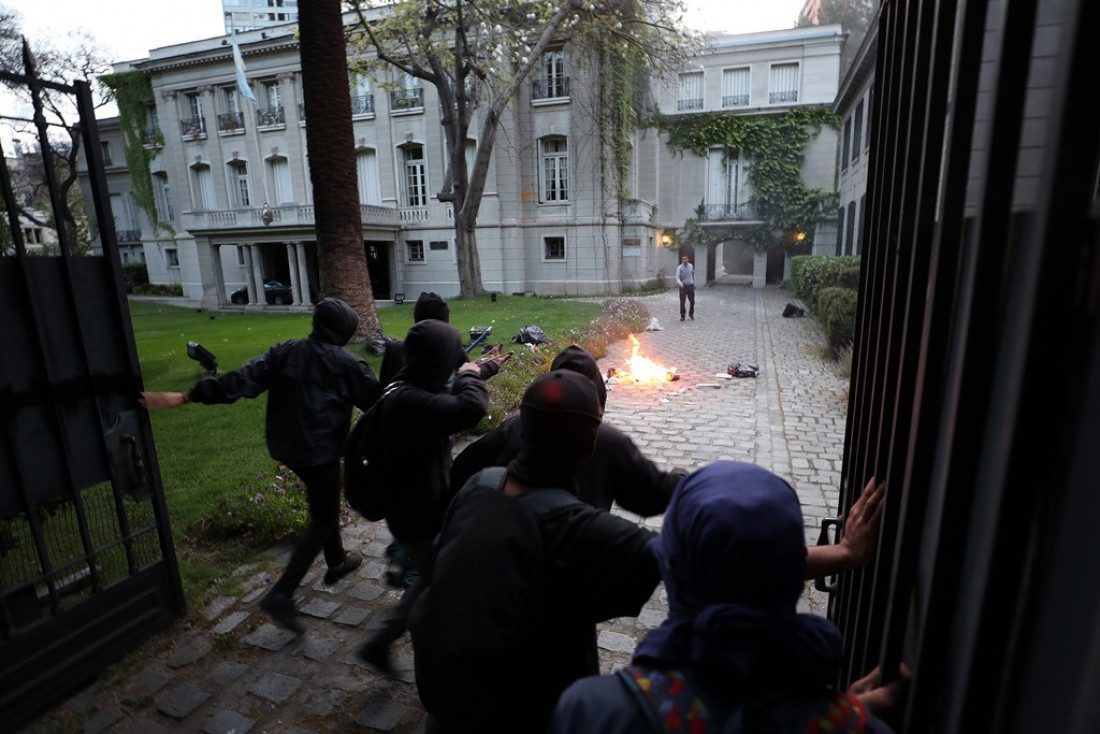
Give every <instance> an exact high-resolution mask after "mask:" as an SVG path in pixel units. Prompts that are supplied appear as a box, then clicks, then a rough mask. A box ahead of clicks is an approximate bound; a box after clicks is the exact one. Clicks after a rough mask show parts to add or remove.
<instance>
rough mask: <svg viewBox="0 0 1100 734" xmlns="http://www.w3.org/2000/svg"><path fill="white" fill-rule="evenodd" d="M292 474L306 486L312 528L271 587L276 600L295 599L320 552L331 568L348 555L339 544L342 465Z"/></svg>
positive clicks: (307, 531) (303, 469) (307, 529)
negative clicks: (291, 597) (283, 597)
mask: <svg viewBox="0 0 1100 734" xmlns="http://www.w3.org/2000/svg"><path fill="white" fill-rule="evenodd" d="M291 470H292V471H293V472H294V473H295V474H297V475H298V478H299V479H301V480H302V483H303V484H305V485H306V498H307V500H308V501H309V525H307V526H306V531H305V534H303V535H302V537H301V539H300V540H299V541H298V545H296V546H295V547H294V552H293V553H291V554H290V560H289V561H287V564H286V570H285V571H284V572H283V575H282V576H280V577H279V580H278V581H276V582H275V585H274V586H272V587H271V593H272V594H273V595H276V596H294V592H295V590H297V588H298V584H300V583H302V579H303V578H304V577H305V575H306V573H308V572H309V567H310V566H312V565H313V559H315V558H316V557H317V553H318V551H321V550H323V551H324V552H325V563H327V564H328V565H329V567H330V568H331V567H333V566H339V565H340V564H341V563H343V562H344V558H345V555H346V554H345V553H344V544H343V543H342V542H341V541H340V462H338V461H334V462H332V463H330V464H324V465H322V466H310V467H297V468H295V467H291Z"/></svg>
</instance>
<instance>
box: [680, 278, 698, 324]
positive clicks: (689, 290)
mask: <svg viewBox="0 0 1100 734" xmlns="http://www.w3.org/2000/svg"><path fill="white" fill-rule="evenodd" d="M684 299H687V300H688V301H689V302H690V303H691V311H690V312H689V313H688V315H689V316H691V318H695V286H694V285H682V286H680V318H681V319H683V318H684Z"/></svg>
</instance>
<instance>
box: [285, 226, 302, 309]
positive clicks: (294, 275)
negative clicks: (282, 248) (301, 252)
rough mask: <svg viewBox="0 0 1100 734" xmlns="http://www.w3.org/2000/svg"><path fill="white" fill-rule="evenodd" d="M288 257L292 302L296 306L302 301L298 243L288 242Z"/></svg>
mask: <svg viewBox="0 0 1100 734" xmlns="http://www.w3.org/2000/svg"><path fill="white" fill-rule="evenodd" d="M286 259H287V261H288V262H289V264H290V292H291V302H292V303H293V304H294V305H295V306H299V305H301V303H302V286H301V280H300V279H299V276H298V243H297V242H287V243H286Z"/></svg>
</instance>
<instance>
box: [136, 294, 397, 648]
mask: <svg viewBox="0 0 1100 734" xmlns="http://www.w3.org/2000/svg"><path fill="white" fill-rule="evenodd" d="M358 326H359V316H358V314H356V313H355V310H354V309H353V308H352V307H351V306H349V305H348V304H347V303H345V302H343V301H341V300H339V299H337V298H325V299H323V300H322V301H321V302H319V303H318V304H317V305H316V306H315V307H314V309H313V330H312V331H311V332H310V334H309V336H307V337H305V338H304V339H292V340H289V341H285V342H281V343H279V344H276V345H275V346H273V347H271V348H270V349H268V350H267V351H266V352H264V353H263V354H261V355H260V356H258V357H256V358H255V359H253V360H252V361H250V362H249V363H248V364H246V365H244V366H243V367H241V368H240V369H236V370H233V371H232V372H226V373H223V374H220V375H208V376H205V377H203V378H202V379H200V380H199V382H198V383H197V384H196V385H195V386H194V387H193V388H191V389H190V390H189V391H188V392H186V393H182V392H146V393H142V396H141V400H140V402H141V404H142V405H143V406H145V407H146V408H147V409H150V410H160V409H165V408H176V407H179V406H181V405H185V404H187V403H203V404H207V405H213V404H225V403H233V402H235V401H237V400H238V399H240V398H255V397H258V396H260V395H262V394H263V393H265V392H266V393H267V394H268V399H267V416H266V437H267V448H268V452H269V453H270V454H271V457H272V458H273V459H275V460H276V461H279V462H282V463H283V464H285V465H286V466H287V467H288V468H289V469H290V470H291V471H293V472H294V473H295V474H297V475H298V477H299V478H300V479H301V480H302V482H303V483H304V484H305V487H306V496H307V498H308V502H309V525H308V526H307V527H306V530H305V533H304V534H303V535H302V537H301V538H300V539H299V540H298V543H297V545H296V546H295V548H294V551H293V553H292V554H291V556H290V560H289V561H288V562H287V566H286V570H285V571H284V572H283V575H282V576H281V577H280V578H279V580H278V581H276V582H275V584H274V585H273V586H272V588H271V591H270V592H268V594H267V596H265V597H264V598H263V600H262V601H261V602H260V606H261V608H262V609H263V610H264V611H265V612H267V613H268V614H270V615H271V616H272V618H274V619H275V621H276V622H278V623H279V624H281V625H282V626H283V627H286V628H287V629H289V630H291V631H293V632H295V633H297V634H301V633H302V632H303V629H302V626H301V623H300V622H299V621H298V619H297V611H296V610H295V607H294V592H295V591H296V590H297V588H298V585H299V584H300V583H301V581H302V579H303V578H304V577H305V575H306V573H307V572H308V571H309V567H310V566H311V565H312V564H313V560H314V559H315V558H316V557H317V553H318V552H320V551H323V552H324V556H325V562H326V564H327V565H328V572H327V573H326V574H325V583H327V584H334V583H336V582H337V581H339V580H340V579H341V578H343V577H344V576H346V575H347V574H349V573H351V572H352V571H354V570H355V569H356V568H357V567H358V566H359V565H360V564H361V563H362V557H361V556H360V555H358V554H356V553H347V552H345V550H344V546H343V543H342V541H341V538H340V487H341V473H340V459H341V458H342V456H343V452H344V443H345V441H346V440H347V436H348V431H349V430H350V427H351V411H352V406H356V407H358V408H360V409H361V410H366V409H368V408H370V406H372V405H373V404H374V402H375V400H377V398H378V395H379V392H380V388H379V385H378V380H377V379H376V378H375V376H374V373H373V371H372V370H371V368H370V366H369V365H368V364H367V363H366V362H365V361H364V360H363V359H361V358H359V357H356V356H355V355H354V354H352V353H351V352H349V351H348V350H347V349H345V348H344V346H345V345H346V344H347V343H348V341H349V340H350V339H351V337H352V336H353V335H354V334H355V330H356V328H358Z"/></svg>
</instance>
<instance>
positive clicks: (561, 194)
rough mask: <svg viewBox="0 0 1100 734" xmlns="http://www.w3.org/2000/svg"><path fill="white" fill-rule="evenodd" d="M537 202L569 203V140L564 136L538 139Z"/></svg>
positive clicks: (549, 136)
mask: <svg viewBox="0 0 1100 734" xmlns="http://www.w3.org/2000/svg"><path fill="white" fill-rule="evenodd" d="M539 202H540V203H543V204H566V203H568V202H569V139H568V138H566V137H565V136H564V135H548V136H546V137H543V138H539Z"/></svg>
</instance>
